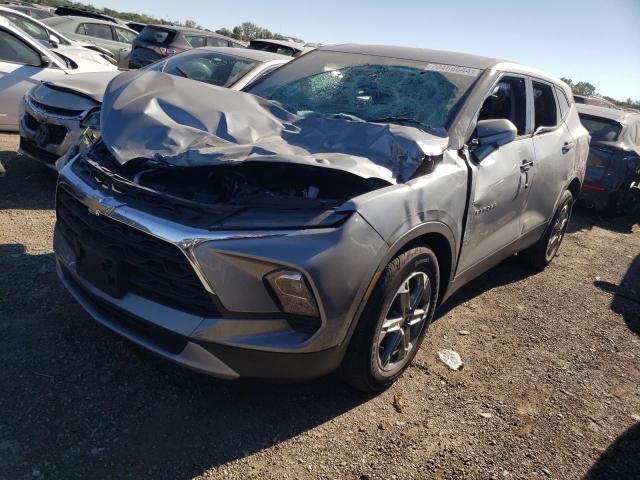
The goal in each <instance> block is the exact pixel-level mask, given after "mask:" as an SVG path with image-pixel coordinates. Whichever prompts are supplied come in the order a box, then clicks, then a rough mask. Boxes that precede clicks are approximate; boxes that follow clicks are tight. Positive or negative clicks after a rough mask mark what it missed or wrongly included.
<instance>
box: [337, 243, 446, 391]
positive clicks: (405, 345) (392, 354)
mask: <svg viewBox="0 0 640 480" xmlns="http://www.w3.org/2000/svg"><path fill="white" fill-rule="evenodd" d="M439 286H440V272H439V267H438V260H437V258H436V256H435V254H434V253H433V252H432V251H431V250H430V249H429V248H426V247H416V248H412V249H410V250H407V251H405V252H403V253H401V254H399V255H398V256H397V257H395V258H394V259H393V260H392V261H391V262H390V263H389V265H387V267H386V268H385V270H384V272H383V273H382V275H381V277H380V280H379V281H378V284H377V285H376V287H375V288H374V291H373V293H372V295H371V297H370V298H369V300H368V302H367V305H366V307H365V309H364V311H363V313H362V316H361V318H360V321H359V323H358V326H357V328H356V331H355V332H354V333H353V336H352V338H351V342H350V343H349V348H348V350H347V353H346V355H345V358H344V360H343V363H342V366H341V367H340V372H339V373H340V376H341V377H342V379H343V380H344V381H346V382H347V383H348V384H350V385H351V386H353V387H354V388H356V389H358V390H361V391H364V392H377V391H382V390H384V389H386V388H387V387H389V386H390V385H391V384H392V383H393V382H395V381H396V379H397V378H398V377H400V376H401V375H402V373H403V372H404V371H405V370H406V368H407V367H408V366H409V364H410V363H411V361H412V360H413V358H414V357H415V355H416V353H417V352H418V349H419V348H420V344H421V343H422V339H423V338H424V335H425V333H426V331H427V328H428V327H429V324H430V323H431V320H432V319H433V314H434V311H435V307H436V303H437V298H438V289H439Z"/></svg>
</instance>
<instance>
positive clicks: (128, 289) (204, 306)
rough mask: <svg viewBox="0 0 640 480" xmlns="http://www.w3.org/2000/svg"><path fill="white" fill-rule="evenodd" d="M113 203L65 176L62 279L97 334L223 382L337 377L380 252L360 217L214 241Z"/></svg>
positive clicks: (58, 245)
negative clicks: (99, 329)
mask: <svg viewBox="0 0 640 480" xmlns="http://www.w3.org/2000/svg"><path fill="white" fill-rule="evenodd" d="M112 200H113V199H110V198H107V197H105V196H104V195H103V194H102V193H101V192H99V191H97V190H94V189H92V188H91V187H90V186H89V185H87V184H86V183H84V182H83V181H82V180H81V179H79V178H78V177H77V176H76V175H75V174H74V173H73V172H72V171H71V169H70V168H64V169H63V171H62V173H61V175H60V179H59V184H58V191H57V200H56V209H57V223H56V230H55V236H54V250H55V255H56V261H57V268H58V274H59V276H60V278H61V279H62V281H63V283H64V285H65V286H66V288H67V289H68V290H69V292H71V294H72V295H73V296H74V297H75V298H76V300H77V301H78V302H79V303H80V304H81V305H82V306H83V307H84V308H85V310H87V312H89V314H91V315H92V316H93V317H94V318H95V319H96V320H97V321H98V322H100V323H102V324H103V325H105V326H107V327H108V328H110V329H111V330H113V331H115V332H117V333H119V334H120V335H122V336H124V337H126V338H128V339H130V340H132V341H133V342H135V343H137V344H139V345H142V346H143V347H146V348H147V349H149V350H151V351H154V352H155V353H157V354H159V355H161V356H163V357H165V358H167V359H169V360H172V361H174V362H176V363H178V364H180V365H183V366H185V367H188V368H191V369H194V370H197V371H199V372H203V373H207V374H210V375H213V376H217V377H221V378H237V377H249V378H268V379H279V380H302V379H309V378H315V377H319V376H322V375H325V374H327V373H330V372H331V371H333V370H335V369H336V368H337V367H338V366H339V365H340V363H341V361H342V358H343V356H344V352H345V350H346V347H347V344H348V339H349V334H350V332H351V331H352V328H351V327H352V326H353V325H352V324H353V322H354V319H355V318H357V315H358V312H359V310H360V307H361V304H362V303H363V299H364V296H365V291H366V290H367V287H368V286H369V283H370V281H371V279H372V278H373V276H374V273H375V270H376V268H377V266H378V264H379V262H380V261H381V259H382V256H383V255H384V253H385V252H386V250H387V245H386V243H385V242H384V241H383V240H382V238H381V237H380V236H379V235H378V233H377V232H376V231H375V230H373V228H372V227H371V226H370V225H369V224H368V223H367V222H366V221H364V220H363V219H362V218H361V217H360V216H359V215H358V214H356V213H354V214H353V215H352V216H351V217H349V218H348V219H347V220H346V221H345V222H344V223H343V224H342V225H341V226H339V227H336V228H323V229H306V230H305V229H302V230H287V231H260V230H256V231H254V232H244V231H242V232H240V231H230V232H212V231H201V230H196V229H193V228H190V227H184V226H181V225H178V224H176V223H173V222H170V221H167V220H165V219H161V218H158V217H155V216H152V215H149V214H147V213H145V212H142V211H140V210H136V209H133V208H131V207H129V206H127V205H123V204H113V203H110V201H112ZM115 205H117V206H115ZM103 207H104V208H103ZM92 212H93V213H92ZM96 213H98V214H97V215H96Z"/></svg>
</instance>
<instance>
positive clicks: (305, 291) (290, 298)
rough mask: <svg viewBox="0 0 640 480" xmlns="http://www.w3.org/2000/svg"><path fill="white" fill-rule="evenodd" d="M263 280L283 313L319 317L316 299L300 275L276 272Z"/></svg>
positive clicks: (289, 271)
mask: <svg viewBox="0 0 640 480" xmlns="http://www.w3.org/2000/svg"><path fill="white" fill-rule="evenodd" d="M264 278H265V280H266V281H267V282H268V284H269V285H270V287H271V290H272V291H273V293H274V294H275V296H276V297H277V299H278V301H279V302H280V308H281V309H282V311H283V312H285V313H288V314H291V315H300V316H304V317H316V318H317V317H319V316H320V313H319V311H318V304H317V302H316V299H315V297H314V296H313V293H312V292H311V289H310V288H309V284H308V283H307V280H306V279H305V277H304V275H303V274H302V273H300V272H296V271H295V270H277V271H275V272H271V273H269V274H267V275H266V276H265V277H264Z"/></svg>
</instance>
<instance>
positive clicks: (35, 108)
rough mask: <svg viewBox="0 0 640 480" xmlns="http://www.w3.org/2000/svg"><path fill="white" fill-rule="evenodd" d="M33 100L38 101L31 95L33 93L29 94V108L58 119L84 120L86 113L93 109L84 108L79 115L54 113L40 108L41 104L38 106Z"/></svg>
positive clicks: (44, 115)
mask: <svg viewBox="0 0 640 480" xmlns="http://www.w3.org/2000/svg"><path fill="white" fill-rule="evenodd" d="M33 102H37V100H34V99H33V98H32V97H31V95H27V105H28V106H29V108H30V109H31V110H33V111H34V112H36V113H37V114H39V115H41V116H43V117H48V118H55V119H58V120H82V119H83V118H84V117H85V115H86V114H87V112H89V111H91V109H89V110H83V111H82V113H79V114H78V115H61V114H56V113H52V112H48V111H46V110H43V109H42V108H40V107H39V106H37V105H36V104H35V103H33ZM38 103H41V102H38ZM43 105H44V104H43ZM52 108H53V107H52Z"/></svg>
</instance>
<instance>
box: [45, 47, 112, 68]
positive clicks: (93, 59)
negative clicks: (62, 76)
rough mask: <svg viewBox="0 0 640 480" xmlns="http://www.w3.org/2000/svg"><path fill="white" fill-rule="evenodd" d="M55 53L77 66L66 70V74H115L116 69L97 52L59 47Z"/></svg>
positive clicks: (81, 48)
mask: <svg viewBox="0 0 640 480" xmlns="http://www.w3.org/2000/svg"><path fill="white" fill-rule="evenodd" d="M54 51H55V53H59V54H60V55H63V56H65V57H67V58H68V59H70V60H72V61H73V62H75V63H76V64H77V65H78V68H77V69H75V70H67V73H70V74H78V73H81V72H116V73H118V68H117V67H116V66H114V65H111V63H109V62H108V61H107V60H106V59H104V58H103V57H102V55H100V54H99V53H98V52H96V51H94V50H89V49H88V48H83V47H79V46H76V45H72V46H62V45H61V46H59V47H58V48H56V49H55V50H54Z"/></svg>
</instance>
